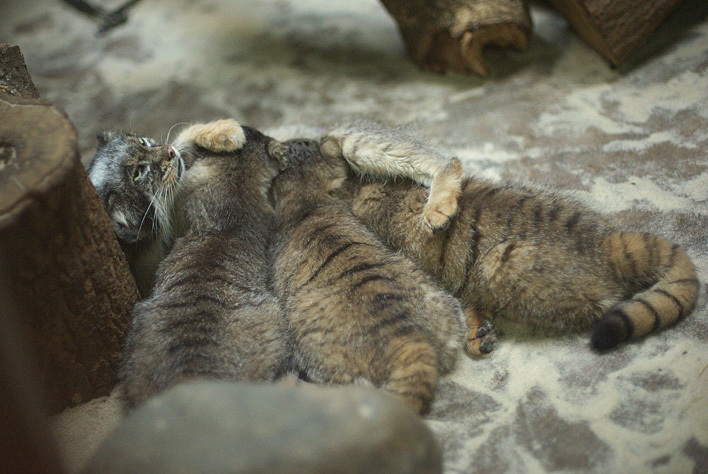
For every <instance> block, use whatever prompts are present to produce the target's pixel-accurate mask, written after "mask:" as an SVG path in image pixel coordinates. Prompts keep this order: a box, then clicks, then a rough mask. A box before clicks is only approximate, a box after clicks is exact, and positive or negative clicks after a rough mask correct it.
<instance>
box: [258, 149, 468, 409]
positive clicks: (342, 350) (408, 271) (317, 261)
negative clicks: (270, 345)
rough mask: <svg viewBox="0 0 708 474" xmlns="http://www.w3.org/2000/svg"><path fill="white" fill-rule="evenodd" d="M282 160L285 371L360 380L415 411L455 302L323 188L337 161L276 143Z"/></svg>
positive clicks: (278, 287) (278, 181)
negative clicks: (283, 151)
mask: <svg viewBox="0 0 708 474" xmlns="http://www.w3.org/2000/svg"><path fill="white" fill-rule="evenodd" d="M285 146H287V148H288V150H287V156H288V167H287V168H286V169H285V170H284V171H283V172H281V173H280V174H279V175H278V177H277V178H275V180H274V181H273V186H272V188H271V193H272V195H273V197H274V200H275V202H276V207H275V213H276V228H275V237H274V243H273V254H274V255H273V273H274V277H273V279H274V287H275V292H276V295H277V296H278V297H279V299H280V301H281V304H282V306H283V309H284V312H285V315H286V319H287V320H288V327H289V328H290V335H291V338H292V343H293V365H294V368H295V370H297V371H298V372H299V373H300V374H303V375H304V376H305V377H306V378H307V379H308V380H310V381H313V382H319V383H338V384H345V383H353V382H356V381H359V380H365V381H368V382H369V383H371V384H373V385H374V386H376V387H381V388H383V389H385V390H387V391H388V392H389V393H391V394H393V395H394V396H396V397H398V398H400V399H401V400H403V401H404V402H405V403H406V404H408V405H409V406H410V407H412V408H413V409H414V410H416V411H418V412H422V411H424V410H425V409H426V407H427V406H428V404H429V402H430V400H431V398H432V396H433V391H434V389H435V386H436V384H437V379H438V375H439V374H443V373H446V372H448V371H449V370H450V369H451V368H452V366H453V364H454V361H455V358H456V355H457V352H458V350H459V348H460V347H461V346H462V339H463V334H464V324H465V322H464V316H463V314H462V309H461V307H460V305H459V303H458V301H457V300H456V299H455V298H453V297H452V296H451V295H449V294H448V293H447V292H445V291H443V290H442V289H440V288H439V287H437V285H436V284H435V283H433V282H432V280H430V278H429V277H428V276H427V275H425V273H424V272H423V271H422V270H420V269H419V268H418V267H417V266H416V265H415V264H413V262H411V261H410V260H408V259H407V258H406V257H404V256H403V255H401V254H398V253H394V252H392V251H390V250H388V249H386V248H385V247H384V245H383V244H382V243H381V242H380V241H379V240H378V239H377V238H376V237H375V236H374V235H373V234H372V233H371V231H369V230H368V229H367V228H366V227H365V226H364V225H363V224H362V223H361V222H360V221H359V220H358V219H356V218H355V217H354V216H353V215H352V213H351V211H350V210H349V209H348V208H347V206H346V204H345V203H344V202H343V201H341V200H339V199H337V198H336V197H333V196H332V195H331V194H330V193H331V192H333V191H334V190H336V189H337V188H338V187H340V186H341V185H342V184H343V182H344V180H345V179H346V178H347V175H348V174H349V173H348V168H347V164H346V162H345V161H344V160H338V161H337V160H331V159H324V158H323V157H322V155H320V152H319V147H318V146H317V145H316V144H313V143H307V142H299V141H293V142H286V143H285Z"/></svg>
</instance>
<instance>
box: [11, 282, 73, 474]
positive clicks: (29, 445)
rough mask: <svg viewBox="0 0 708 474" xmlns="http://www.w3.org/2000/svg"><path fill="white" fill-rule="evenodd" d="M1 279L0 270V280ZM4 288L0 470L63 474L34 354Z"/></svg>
mask: <svg viewBox="0 0 708 474" xmlns="http://www.w3.org/2000/svg"><path fill="white" fill-rule="evenodd" d="M4 277H5V272H3V271H2V269H0V280H3V279H4ZM4 288H5V285H3V282H2V281H0V301H2V302H3V308H2V310H0V466H2V468H1V469H0V470H1V471H2V472H16V473H20V472H43V473H54V472H57V473H58V472H62V471H63V470H62V468H61V466H60V462H59V454H58V450H57V448H56V445H55V443H54V440H53V439H52V435H51V433H50V430H49V424H48V423H47V417H46V407H45V404H44V400H43V398H42V394H41V390H40V386H39V383H38V378H37V372H36V368H35V366H34V364H33V363H32V362H33V359H34V358H33V354H32V351H30V350H29V348H28V347H27V344H26V342H27V341H26V337H24V334H23V331H22V328H21V327H20V326H19V324H18V321H19V318H18V317H17V315H16V314H15V311H14V308H12V305H10V304H8V299H9V297H8V295H7V294H5V292H4V291H3V290H4Z"/></svg>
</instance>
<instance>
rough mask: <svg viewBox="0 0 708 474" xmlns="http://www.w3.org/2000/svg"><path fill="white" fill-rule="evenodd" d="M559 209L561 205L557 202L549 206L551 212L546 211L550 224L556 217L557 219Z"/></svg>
mask: <svg viewBox="0 0 708 474" xmlns="http://www.w3.org/2000/svg"><path fill="white" fill-rule="evenodd" d="M561 209H562V207H561V206H560V205H559V204H557V203H554V204H553V207H552V208H551V212H549V213H548V221H549V223H550V224H553V223H554V222H555V221H556V219H558V213H560V211H561Z"/></svg>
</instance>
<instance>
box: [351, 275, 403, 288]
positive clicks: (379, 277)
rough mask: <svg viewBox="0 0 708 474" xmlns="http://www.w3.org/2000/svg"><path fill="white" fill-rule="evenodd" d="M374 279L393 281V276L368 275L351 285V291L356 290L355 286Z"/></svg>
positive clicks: (357, 286)
mask: <svg viewBox="0 0 708 474" xmlns="http://www.w3.org/2000/svg"><path fill="white" fill-rule="evenodd" d="M376 280H384V281H395V280H394V279H393V278H389V277H387V276H383V275H371V276H368V277H364V278H362V279H361V280H360V281H359V282H358V283H356V284H354V285H353V286H352V291H354V290H356V289H357V288H359V287H361V286H363V285H365V284H367V283H369V282H370V281H376Z"/></svg>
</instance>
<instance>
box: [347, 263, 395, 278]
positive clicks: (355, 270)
mask: <svg viewBox="0 0 708 474" xmlns="http://www.w3.org/2000/svg"><path fill="white" fill-rule="evenodd" d="M384 265H386V264H385V263H383V262H382V263H362V264H361V265H357V266H355V267H352V268H350V269H349V270H346V271H344V272H342V274H341V275H339V278H344V277H345V276H351V275H353V274H355V273H359V272H363V271H365V270H369V269H371V268H377V267H381V266H384Z"/></svg>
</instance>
